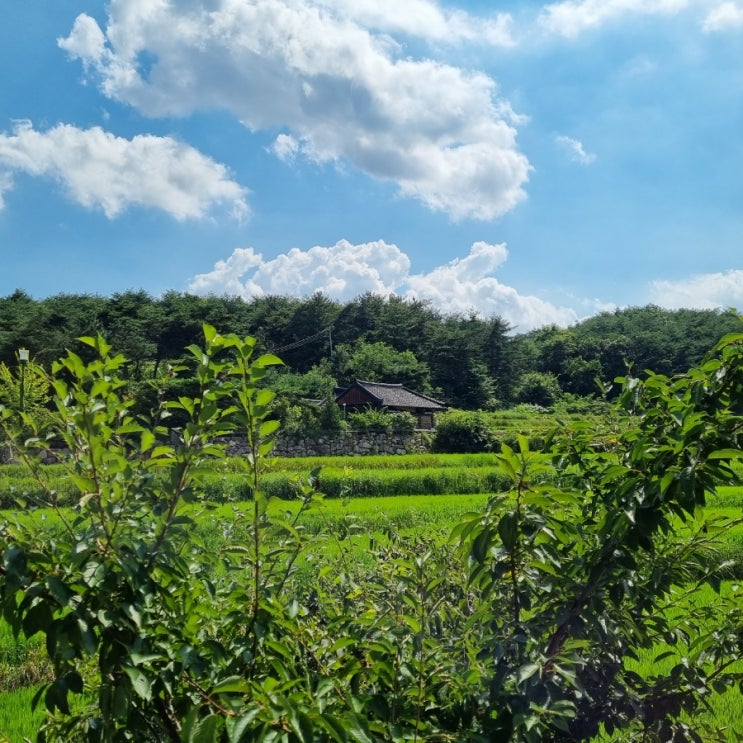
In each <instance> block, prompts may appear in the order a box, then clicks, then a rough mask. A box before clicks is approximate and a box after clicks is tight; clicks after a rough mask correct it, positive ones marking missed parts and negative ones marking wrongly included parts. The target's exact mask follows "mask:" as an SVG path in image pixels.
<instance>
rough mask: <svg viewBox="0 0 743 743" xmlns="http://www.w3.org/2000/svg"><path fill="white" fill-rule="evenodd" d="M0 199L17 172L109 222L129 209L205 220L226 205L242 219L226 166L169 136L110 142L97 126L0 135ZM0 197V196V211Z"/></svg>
mask: <svg viewBox="0 0 743 743" xmlns="http://www.w3.org/2000/svg"><path fill="white" fill-rule="evenodd" d="M0 170H2V171H4V173H5V174H6V175H5V176H2V175H0V197H1V196H2V192H3V190H7V189H9V188H10V187H11V182H10V180H9V175H8V174H10V173H13V172H22V173H26V174H28V175H31V176H38V177H47V178H51V179H54V180H55V181H57V182H59V183H61V184H62V185H63V186H64V188H65V190H66V191H67V193H68V194H69V196H70V197H71V198H72V199H73V200H74V201H76V202H77V203H78V204H81V205H82V206H84V207H87V208H100V209H102V210H103V212H104V214H105V215H106V216H107V217H108V218H109V219H111V218H114V217H116V216H118V215H119V214H121V212H123V211H124V210H125V209H127V208H128V207H129V206H141V207H149V208H153V209H161V210H162V211H165V212H167V213H168V214H170V215H171V216H172V217H174V218H175V219H178V220H184V219H198V218H203V217H206V216H207V215H208V213H209V211H210V209H212V208H213V207H214V206H216V205H223V206H226V207H227V208H228V209H229V210H230V211H231V212H232V214H233V216H235V217H236V218H242V217H244V216H246V214H247V212H248V207H247V204H246V201H245V197H246V192H245V189H244V188H243V187H241V186H240V185H238V184H237V183H235V182H234V181H233V180H231V179H230V178H229V174H228V171H227V168H225V166H224V165H221V164H219V163H217V162H214V161H213V160H211V159H210V158H208V157H206V156H205V155H202V154H201V153H200V152H198V151H197V150H195V149H193V148H192V147H189V146H188V145H185V144H183V143H181V142H178V141H177V140H175V139H172V138H170V137H155V136H149V135H141V136H137V137H134V138H133V139H124V138H121V137H115V136H114V135H113V134H111V133H109V132H106V131H104V130H103V129H101V128H99V127H93V128H91V129H78V128H76V127H74V126H69V125H64V124H60V125H58V126H55V127H54V128H52V129H49V130H48V131H45V132H41V131H37V130H35V129H34V128H33V125H32V124H31V123H30V122H28V121H24V122H19V123H17V124H16V126H15V128H14V130H13V132H12V133H10V134H8V133H0ZM1 205H2V200H1V198H0V206H1Z"/></svg>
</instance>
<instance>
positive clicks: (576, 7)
mask: <svg viewBox="0 0 743 743" xmlns="http://www.w3.org/2000/svg"><path fill="white" fill-rule="evenodd" d="M687 5H688V0H565V1H564V2H558V3H551V4H550V5H546V6H545V7H544V9H543V10H542V12H541V13H540V16H539V22H540V24H541V25H542V26H543V27H544V28H545V29H546V30H547V31H550V32H551V33H555V34H558V35H560V36H566V37H568V38H570V37H574V36H578V35H579V34H580V33H582V32H584V31H587V30H589V29H592V28H599V27H600V26H603V25H604V24H606V23H609V22H611V21H614V20H616V19H617V18H621V17H622V16H625V15H629V14H637V15H673V14H675V13H677V12H678V11H680V10H682V9H684V8H685V7H686V6H687Z"/></svg>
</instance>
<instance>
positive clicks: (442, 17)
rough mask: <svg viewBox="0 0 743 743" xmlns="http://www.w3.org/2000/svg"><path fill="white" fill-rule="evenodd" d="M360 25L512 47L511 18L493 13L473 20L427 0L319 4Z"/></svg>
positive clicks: (334, 0) (438, 39)
mask: <svg viewBox="0 0 743 743" xmlns="http://www.w3.org/2000/svg"><path fill="white" fill-rule="evenodd" d="M319 2H320V4H321V5H322V6H324V7H326V8H328V9H330V10H336V11H337V12H339V13H341V14H343V16H345V17H346V18H349V19H351V20H353V21H354V22H356V23H359V24H360V25H362V26H364V27H366V28H370V29H379V30H381V31H388V32H391V33H395V32H402V33H405V34H409V35H411V36H417V37H420V38H423V39H426V40H428V41H436V42H448V43H452V44H456V43H459V42H462V41H467V42H476V43H477V42H480V43H483V42H485V43H487V44H492V45H494V46H503V47H511V46H513V45H514V43H515V42H514V39H513V36H512V27H513V18H512V17H511V15H510V14H509V13H496V14H495V15H493V16H491V17H488V18H479V17H474V16H472V15H470V14H468V13H466V12H464V11H462V10H446V9H442V8H440V7H439V6H438V5H437V4H436V3H434V2H430V0H405V2H403V3H401V2H400V1H399V0H319Z"/></svg>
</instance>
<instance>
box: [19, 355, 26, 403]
mask: <svg viewBox="0 0 743 743" xmlns="http://www.w3.org/2000/svg"><path fill="white" fill-rule="evenodd" d="M18 361H19V362H20V364H21V413H25V412H26V400H25V396H26V379H25V373H26V365H27V364H28V349H27V348H19V349H18Z"/></svg>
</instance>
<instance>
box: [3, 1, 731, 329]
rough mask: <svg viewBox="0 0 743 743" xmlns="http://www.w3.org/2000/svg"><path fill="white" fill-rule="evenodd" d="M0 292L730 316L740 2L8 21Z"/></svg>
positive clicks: (187, 7) (179, 4)
mask: <svg viewBox="0 0 743 743" xmlns="http://www.w3.org/2000/svg"><path fill="white" fill-rule="evenodd" d="M0 64H2V68H3V74H2V77H0V80H1V81H2V82H0V251H1V252H0V255H1V257H2V270H1V271H0V295H2V296H5V295H8V294H10V293H12V292H13V291H14V290H15V289H17V288H19V289H23V290H25V291H27V292H28V293H30V294H31V295H32V296H33V297H35V298H42V297H45V296H49V295H53V294H58V293H61V292H67V293H70V292H76V293H89V294H100V295H106V296H108V295H111V294H113V293H115V292H120V291H126V290H128V289H145V290H146V291H148V292H150V293H151V294H153V295H155V296H158V295H160V294H161V293H162V292H164V291H167V290H170V289H174V290H177V291H189V292H194V293H204V294H207V293H214V294H229V295H240V296H244V297H246V298H250V297H253V296H257V295H261V294H284V295H291V296H300V297H303V296H309V295H311V294H312V293H314V292H315V291H322V292H324V293H325V294H326V295H328V296H331V297H334V298H337V299H339V300H341V301H348V300H349V299H351V298H353V297H354V296H356V295H358V294H360V293H362V292H366V291H372V292H377V293H380V294H383V295H387V294H390V293H394V294H398V295H401V296H410V297H416V298H419V299H427V300H429V301H430V302H431V303H432V304H433V305H434V306H435V307H437V308H439V309H441V310H442V311H443V312H447V313H450V312H462V313H467V312H470V311H476V312H479V313H481V314H482V315H483V316H486V317H487V316H492V315H499V316H502V317H504V318H505V319H507V320H508V321H509V322H510V323H511V324H512V325H513V326H514V328H515V329H516V330H517V331H525V330H529V329H531V328H534V327H539V326H541V325H544V324H547V323H557V324H560V325H567V324H570V323H572V322H575V321H576V320H579V319H581V318H584V317H587V316H590V315H592V314H595V313H596V312H599V311H601V310H605V309H614V308H618V307H624V306H630V305H634V306H637V305H644V304H647V303H654V304H658V305H661V306H664V307H669V308H677V307H700V308H710V307H731V306H732V307H737V308H738V309H739V310H743V0H733V1H730V0H570V1H566V2H556V3H546V4H542V3H539V2H527V1H526V0H510V1H508V2H506V1H504V2H501V3H495V2H485V1H484V0H469V1H465V0H459V1H458V2H447V3H444V2H433V1H432V0H394V1H393V0H252V1H250V0H172V1H171V2H166V1H165V0H112V2H109V3H101V2H99V1H98V0H68V1H66V2H64V3H60V2H59V0H26V2H23V3H9V4H8V7H6V8H5V9H4V20H3V24H2V26H0Z"/></svg>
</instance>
